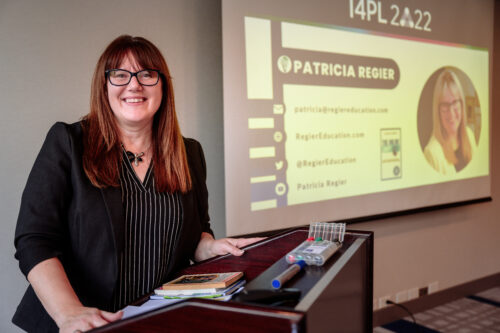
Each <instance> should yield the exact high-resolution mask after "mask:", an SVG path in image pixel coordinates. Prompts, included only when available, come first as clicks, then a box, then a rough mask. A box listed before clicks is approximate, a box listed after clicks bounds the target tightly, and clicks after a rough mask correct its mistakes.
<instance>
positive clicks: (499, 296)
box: [373, 287, 500, 333]
mask: <svg viewBox="0 0 500 333" xmlns="http://www.w3.org/2000/svg"><path fill="white" fill-rule="evenodd" d="M414 317H415V320H416V324H414V323H413V320H412V319H411V317H405V318H403V319H400V320H396V321H394V322H391V323H388V324H386V325H382V326H379V327H376V328H374V330H373V332H374V333H392V332H397V333H406V332H416V333H417V332H418V333H434V332H453V333H476V332H481V333H482V332H485V333H489V332H491V333H493V332H500V287H495V288H492V289H489V290H486V291H483V292H480V293H478V294H475V295H472V296H469V297H465V298H461V299H458V300H456V301H453V302H450V303H446V304H443V305H440V306H437V307H435V308H432V309H430V310H427V311H424V312H420V313H417V314H414Z"/></svg>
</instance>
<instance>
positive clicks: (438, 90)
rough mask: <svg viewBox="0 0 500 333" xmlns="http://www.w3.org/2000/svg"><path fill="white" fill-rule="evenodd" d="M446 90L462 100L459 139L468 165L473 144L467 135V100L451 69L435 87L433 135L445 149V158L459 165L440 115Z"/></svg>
mask: <svg viewBox="0 0 500 333" xmlns="http://www.w3.org/2000/svg"><path fill="white" fill-rule="evenodd" d="M445 89H450V90H451V91H452V93H453V94H454V95H455V96H456V97H458V98H459V99H460V104H461V112H462V117H461V120H460V124H459V129H458V139H459V145H460V146H459V149H460V151H461V153H462V156H463V157H464V158H465V161H466V163H468V162H469V161H470V160H471V158H472V149H471V142H469V136H468V135H467V129H466V126H467V118H466V114H465V108H466V105H465V98H464V92H463V89H462V85H461V83H460V80H459V79H458V77H457V75H456V74H455V73H454V72H453V70H452V69H451V68H446V69H445V70H443V72H441V74H439V76H438V78H437V80H436V85H435V86H434V98H433V103H432V104H433V105H432V107H433V134H434V136H435V137H436V139H437V140H438V141H439V143H441V146H442V147H443V152H444V156H445V157H446V159H447V160H448V162H450V163H451V164H456V163H457V157H456V156H455V152H454V150H453V147H452V146H451V143H450V141H449V140H448V133H447V132H446V130H445V129H444V127H443V124H442V123H441V116H440V114H439V102H440V98H441V95H442V94H443V91H444V90H445Z"/></svg>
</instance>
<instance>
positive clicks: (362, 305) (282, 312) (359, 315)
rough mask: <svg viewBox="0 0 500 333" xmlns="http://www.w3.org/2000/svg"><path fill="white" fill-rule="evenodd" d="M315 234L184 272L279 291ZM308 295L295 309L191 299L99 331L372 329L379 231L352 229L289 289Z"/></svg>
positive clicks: (299, 234)
mask: <svg viewBox="0 0 500 333" xmlns="http://www.w3.org/2000/svg"><path fill="white" fill-rule="evenodd" d="M307 235H308V228H297V229H293V230H291V231H287V232H284V233H281V234H278V235H276V236H272V237H269V238H267V239H265V240H263V241H261V242H259V243H256V244H252V245H251V246H249V247H247V248H246V249H245V254H244V255H243V256H241V257H235V256H232V255H225V256H220V257H216V258H212V259H209V260H206V261H204V262H201V263H198V264H196V265H193V266H190V267H188V268H186V269H184V270H182V271H180V272H179V273H178V275H179V276H180V275H182V274H194V273H212V272H234V271H242V272H244V273H245V278H246V280H247V285H246V287H245V288H246V289H247V290H252V289H272V287H271V281H272V279H273V278H274V277H276V276H277V275H279V274H280V273H281V272H283V271H284V270H285V269H286V268H287V267H288V264H287V263H286V261H285V258H284V256H285V255H286V254H287V253H288V252H289V251H291V250H293V249H294V248H295V247H296V246H297V245H299V244H300V243H302V242H303V241H304V240H305V239H306V238H307ZM285 287H286V288H297V289H300V291H301V296H300V299H299V301H298V303H296V304H294V305H293V306H289V307H286V306H279V307H278V306H269V305H260V304H254V303H240V302H235V301H228V302H222V301H216V300H206V299H189V300H185V301H182V302H179V303H175V304H171V305H169V306H166V307H163V308H159V309H155V310H153V311H151V312H147V313H143V314H141V315H138V316H135V317H131V318H127V319H124V320H121V321H119V322H115V323H111V324H109V325H106V326H104V327H101V328H98V329H95V330H92V332H249V333H250V332H252V333H254V332H342V333H346V332H356V333H359V332H372V306H373V303H372V298H373V289H372V288H373V233H371V232H364V231H354V230H351V231H349V230H348V231H346V234H345V238H344V243H343V245H342V247H341V248H340V249H339V251H337V253H335V254H334V255H333V257H332V258H330V260H328V261H327V263H326V264H325V265H324V266H321V267H317V266H307V267H306V268H305V269H304V270H302V271H301V272H299V273H298V274H297V275H296V276H295V277H294V278H293V279H292V280H290V281H289V282H288V283H286V285H285Z"/></svg>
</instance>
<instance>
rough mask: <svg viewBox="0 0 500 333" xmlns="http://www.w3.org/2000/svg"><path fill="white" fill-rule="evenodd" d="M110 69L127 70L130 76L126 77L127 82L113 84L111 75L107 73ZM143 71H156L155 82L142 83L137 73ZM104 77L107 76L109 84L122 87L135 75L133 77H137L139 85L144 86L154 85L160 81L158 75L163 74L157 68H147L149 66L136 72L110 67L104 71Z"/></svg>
mask: <svg viewBox="0 0 500 333" xmlns="http://www.w3.org/2000/svg"><path fill="white" fill-rule="evenodd" d="M112 71H124V72H127V73H129V74H130V77H129V79H128V82H127V83H124V84H114V83H113V82H111V76H110V75H109V73H111V72H112ZM144 71H149V72H156V73H158V79H157V80H156V83H155V84H144V83H142V82H141V81H140V80H139V77H138V76H137V74H139V73H141V72H144ZM104 73H105V75H106V77H107V78H108V81H109V83H110V84H111V85H113V86H115V87H123V86H126V85H128V84H129V83H130V81H132V78H133V77H134V76H135V78H136V79H137V82H138V83H139V84H140V85H141V86H146V87H154V86H156V85H157V84H158V82H160V77H161V76H162V75H163V74H162V72H161V71H160V70H159V69H149V68H145V69H141V70H140V71H137V72H135V73H134V72H131V71H128V70H126V69H122V68H111V69H107V70H105V71H104Z"/></svg>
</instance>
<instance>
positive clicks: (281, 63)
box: [277, 55, 292, 74]
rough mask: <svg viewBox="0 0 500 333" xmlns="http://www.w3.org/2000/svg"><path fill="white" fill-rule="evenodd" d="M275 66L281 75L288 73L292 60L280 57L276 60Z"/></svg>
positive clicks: (284, 56) (287, 57)
mask: <svg viewBox="0 0 500 333" xmlns="http://www.w3.org/2000/svg"><path fill="white" fill-rule="evenodd" d="M277 65H278V69H279V70H280V72H281V73H284V74H286V73H290V71H291V70H292V59H290V57H289V56H286V55H282V56H281V57H279V58H278V63H277Z"/></svg>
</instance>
